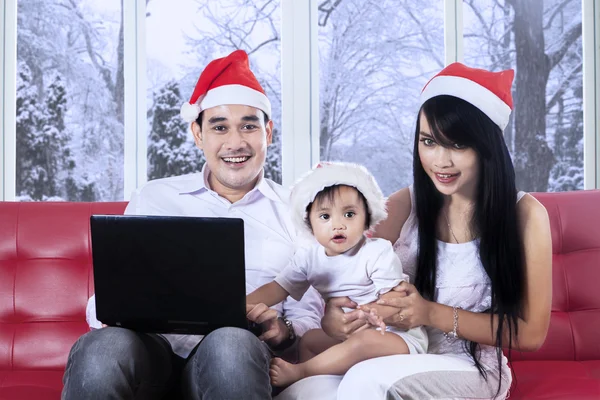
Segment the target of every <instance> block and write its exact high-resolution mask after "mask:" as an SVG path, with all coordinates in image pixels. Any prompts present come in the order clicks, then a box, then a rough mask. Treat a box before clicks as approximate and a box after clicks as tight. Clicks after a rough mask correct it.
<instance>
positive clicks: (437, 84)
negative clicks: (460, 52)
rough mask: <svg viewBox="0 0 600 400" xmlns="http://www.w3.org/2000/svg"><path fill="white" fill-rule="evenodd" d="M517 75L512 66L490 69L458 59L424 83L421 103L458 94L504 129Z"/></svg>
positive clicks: (510, 108)
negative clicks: (497, 70)
mask: <svg viewBox="0 0 600 400" xmlns="http://www.w3.org/2000/svg"><path fill="white" fill-rule="evenodd" d="M514 76H515V71H514V70H512V69H509V70H505V71H500V72H491V71H487V70H484V69H477V68H470V67H467V66H466V65H464V64H461V63H458V62H455V63H452V64H450V65H448V66H447V67H446V68H444V69H443V70H442V71H441V72H440V73H439V74H437V75H436V76H434V77H433V78H432V79H431V80H430V81H429V82H428V83H427V84H426V85H425V87H424V88H423V91H422V92H421V105H423V103H425V102H426V101H427V100H429V99H431V98H432V97H435V96H441V95H449V96H454V97H458V98H459V99H463V100H465V101H467V102H469V103H471V104H472V105H474V106H475V107H477V108H479V109H480V110H481V111H482V112H483V113H484V114H485V115H487V116H488V117H489V118H490V119H491V120H492V121H494V123H496V125H498V126H499V127H500V129H502V130H504V128H506V125H507V124H508V119H509V117H510V113H511V110H512V108H513V100H512V94H511V88H512V82H513V79H514Z"/></svg>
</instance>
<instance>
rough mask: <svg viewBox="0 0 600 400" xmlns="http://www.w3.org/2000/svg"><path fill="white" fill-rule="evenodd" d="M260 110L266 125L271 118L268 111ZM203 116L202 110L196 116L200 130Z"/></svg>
mask: <svg viewBox="0 0 600 400" xmlns="http://www.w3.org/2000/svg"><path fill="white" fill-rule="evenodd" d="M260 112H262V113H263V119H264V121H265V125H267V124H268V123H269V121H270V120H271V119H270V118H269V116H268V115H267V113H266V112H264V111H263V110H260ZM203 117H204V111H201V112H200V115H198V118H196V123H197V124H198V125H199V126H200V130H202V119H203Z"/></svg>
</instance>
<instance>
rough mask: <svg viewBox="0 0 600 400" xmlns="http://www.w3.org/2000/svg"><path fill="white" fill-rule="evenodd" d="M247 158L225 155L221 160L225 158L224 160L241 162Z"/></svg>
mask: <svg viewBox="0 0 600 400" xmlns="http://www.w3.org/2000/svg"><path fill="white" fill-rule="evenodd" d="M249 158H250V157H227V158H223V160H225V161H226V162H232V163H241V162H244V161H246V160H247V159H249Z"/></svg>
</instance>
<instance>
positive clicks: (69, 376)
mask: <svg viewBox="0 0 600 400" xmlns="http://www.w3.org/2000/svg"><path fill="white" fill-rule="evenodd" d="M143 348H144V345H143V342H142V341H141V340H140V338H139V336H138V334H136V333H135V332H132V331H129V330H127V329H122V328H110V327H109V328H102V329H97V330H93V331H91V332H88V333H86V334H85V335H83V336H82V337H80V338H79V339H78V340H77V342H75V344H74V345H73V347H72V348H71V352H70V354H69V358H68V361H67V368H66V370H65V376H64V383H65V384H67V383H69V384H74V385H77V384H78V383H79V382H80V381H82V378H83V377H84V376H85V380H86V384H88V385H90V384H91V385H96V384H98V385H104V384H107V385H111V384H112V383H111V375H112V373H111V372H112V371H115V370H117V369H119V365H123V364H127V363H130V362H135V361H134V360H136V359H138V358H139V357H140V354H143V353H144V351H143ZM140 361H143V360H140Z"/></svg>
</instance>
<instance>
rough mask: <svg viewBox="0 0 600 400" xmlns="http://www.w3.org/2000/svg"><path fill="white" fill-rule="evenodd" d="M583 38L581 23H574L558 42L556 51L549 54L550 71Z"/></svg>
mask: <svg viewBox="0 0 600 400" xmlns="http://www.w3.org/2000/svg"><path fill="white" fill-rule="evenodd" d="M580 37H581V21H579V22H575V23H573V24H572V25H571V26H570V27H569V28H568V29H567V30H566V31H565V33H564V34H563V35H562V36H561V37H560V39H559V40H558V44H557V45H556V46H555V47H558V48H557V49H556V50H554V51H552V52H549V53H548V61H549V67H550V69H552V68H554V67H555V66H556V65H557V64H558V63H559V62H560V61H561V60H562V58H563V57H564V56H565V54H567V51H568V50H569V47H571V45H572V44H573V43H575V42H576V41H577V39H579V38H580Z"/></svg>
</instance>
